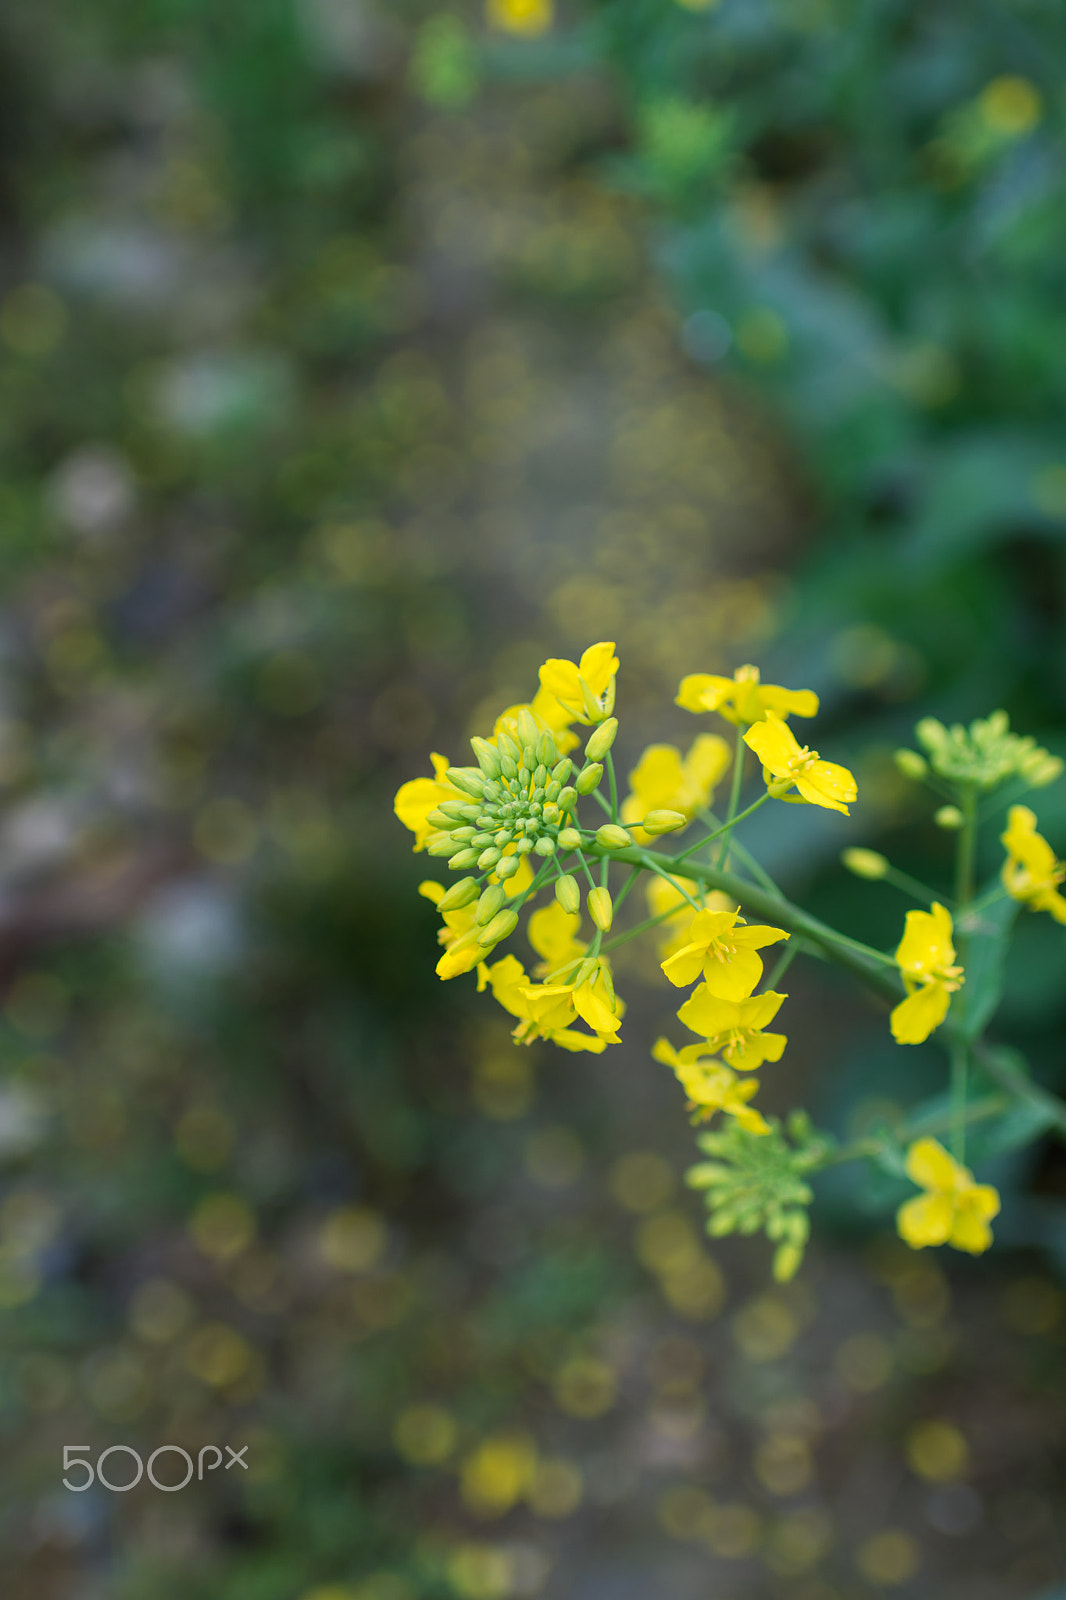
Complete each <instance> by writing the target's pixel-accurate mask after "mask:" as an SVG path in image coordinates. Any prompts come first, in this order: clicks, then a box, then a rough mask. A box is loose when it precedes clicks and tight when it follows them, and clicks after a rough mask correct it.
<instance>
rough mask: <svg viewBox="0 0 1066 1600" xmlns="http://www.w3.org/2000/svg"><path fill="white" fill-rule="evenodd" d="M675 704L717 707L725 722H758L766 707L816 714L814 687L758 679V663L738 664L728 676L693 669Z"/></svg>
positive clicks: (780, 711)
mask: <svg viewBox="0 0 1066 1600" xmlns="http://www.w3.org/2000/svg"><path fill="white" fill-rule="evenodd" d="M675 704H677V705H679V706H683V707H684V709H685V710H686V711H697V712H698V711H717V712H719V713H720V714H721V715H722V716H723V717H725V719H726V721H727V722H732V723H746V722H761V721H762V719H763V717H765V715H766V713H767V712H768V711H773V712H775V713H776V714H777V715H778V716H779V717H787V716H789V715H791V714H793V713H794V714H795V715H796V716H797V717H815V716H817V715H818V696H817V695H816V694H815V693H814V690H813V689H782V688H781V687H780V685H778V684H776V683H761V682H760V681H759V669H758V667H738V668H737V670H736V672H734V674H733V676H732V677H731V678H721V677H718V675H717V674H716V673H713V672H692V673H690V674H689V676H688V677H687V678H682V680H681V687H680V688H679V689H678V691H677V700H676V702H675Z"/></svg>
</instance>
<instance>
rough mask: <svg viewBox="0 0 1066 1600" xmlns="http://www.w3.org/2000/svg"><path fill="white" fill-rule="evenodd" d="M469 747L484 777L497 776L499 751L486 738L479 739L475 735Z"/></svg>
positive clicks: (498, 771)
mask: <svg viewBox="0 0 1066 1600" xmlns="http://www.w3.org/2000/svg"><path fill="white" fill-rule="evenodd" d="M470 748H471V750H473V752H474V757H475V759H476V761H477V764H478V766H479V767H480V768H481V770H482V772H483V773H484V774H485V776H486V778H498V777H499V776H500V753H499V751H498V750H497V749H496V747H495V746H494V745H492V744H490V743H489V741H488V740H487V739H479V738H478V737H477V735H475V736H474V738H473V739H471V741H470Z"/></svg>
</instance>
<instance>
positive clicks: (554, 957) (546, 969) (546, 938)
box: [526, 900, 588, 978]
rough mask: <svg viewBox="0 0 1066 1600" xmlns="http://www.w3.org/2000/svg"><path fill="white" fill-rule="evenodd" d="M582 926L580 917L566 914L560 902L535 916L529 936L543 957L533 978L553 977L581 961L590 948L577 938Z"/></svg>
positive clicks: (554, 901)
mask: <svg viewBox="0 0 1066 1600" xmlns="http://www.w3.org/2000/svg"><path fill="white" fill-rule="evenodd" d="M580 926H581V916H580V913H579V912H576V911H564V910H563V908H562V906H561V905H560V904H559V902H558V900H553V901H552V903H551V904H550V905H547V906H541V907H540V909H539V910H537V911H534V912H533V914H532V916H531V917H530V919H529V926H528V928H527V929H526V932H527V934H528V936H529V942H530V944H531V945H532V946H533V948H534V950H535V951H536V952H537V954H538V956H540V957H541V964H540V966H538V967H534V969H533V975H534V977H537V978H547V977H550V976H551V974H552V973H553V972H561V971H562V970H563V969H564V968H566V967H568V966H573V965H574V964H575V962H578V961H580V960H581V957H582V956H583V955H584V954H585V951H586V950H587V949H588V945H586V944H582V942H581V940H580V939H578V938H577V937H576V934H577V930H578V929H579V928H580Z"/></svg>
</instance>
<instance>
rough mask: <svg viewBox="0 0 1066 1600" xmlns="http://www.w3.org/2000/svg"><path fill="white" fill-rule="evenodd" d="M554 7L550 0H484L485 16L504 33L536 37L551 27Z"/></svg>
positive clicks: (529, 37) (530, 37)
mask: <svg viewBox="0 0 1066 1600" xmlns="http://www.w3.org/2000/svg"><path fill="white" fill-rule="evenodd" d="M554 9H555V8H554V6H553V4H552V0H486V5H485V16H486V18H487V19H488V21H489V23H490V25H491V26H492V27H494V28H500V29H502V30H503V32H504V33H518V34H521V35H523V36H524V37H525V38H528V39H536V38H539V37H540V35H541V34H542V33H547V31H548V29H549V28H550V27H551V25H552V20H553V16H554Z"/></svg>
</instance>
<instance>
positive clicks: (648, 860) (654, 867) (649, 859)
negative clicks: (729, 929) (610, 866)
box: [615, 850, 703, 911]
mask: <svg viewBox="0 0 1066 1600" xmlns="http://www.w3.org/2000/svg"><path fill="white" fill-rule="evenodd" d="M619 853H620V852H617V851H616V852H615V854H616V855H617V854H619ZM665 859H667V860H669V859H670V858H669V857H666V858H665ZM662 860H663V858H662V857H656V856H653V855H652V854H651V853H650V851H647V850H645V851H644V852H643V864H644V866H646V867H647V868H648V870H649V872H655V873H657V874H658V876H659V877H660V878H665V879H666V881H667V883H668V884H669V885H670V887H671V888H672V889H676V890H677V892H678V894H680V895H684V897H685V899H686V900H687V901H688V903H689V905H690V906H691V907H692V909H693V911H701V910H702V909H703V908H702V906H701V905H700V903H699V901H698V900H693V898H692V896H691V895H690V894H688V893H687V892H686V891H685V890H684V889H682V887H681V885H680V884H679V883H678V882H677V880H676V879H675V878H672V877H671V876H670V874H669V872H668V871H667V870H666V868H665V867H664V866H663V865H662V864H661V863H662ZM685 876H686V877H687V876H689V874H687V873H686V874H685Z"/></svg>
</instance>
